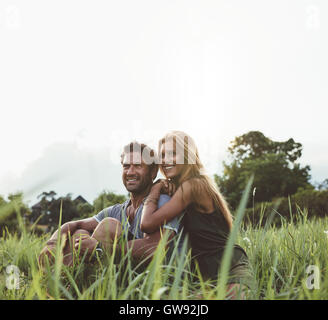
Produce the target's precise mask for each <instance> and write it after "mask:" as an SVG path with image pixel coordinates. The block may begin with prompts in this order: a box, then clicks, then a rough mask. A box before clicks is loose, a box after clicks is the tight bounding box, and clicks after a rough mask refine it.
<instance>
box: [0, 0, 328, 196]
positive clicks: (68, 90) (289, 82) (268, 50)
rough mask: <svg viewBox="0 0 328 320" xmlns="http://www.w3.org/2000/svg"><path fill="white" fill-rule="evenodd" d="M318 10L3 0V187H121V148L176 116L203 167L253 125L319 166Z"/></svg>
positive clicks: (322, 107)
mask: <svg viewBox="0 0 328 320" xmlns="http://www.w3.org/2000/svg"><path fill="white" fill-rule="evenodd" d="M327 23H328V3H327V1H325V0H321V1H319V0H317V1H311V0H288V1H286V0H283V1H282V0H278V1H269V0H266V1H265V0H257V1H255V0H253V1H245V0H239V1H237V0H235V1H231V0H222V1H219V0H212V1H208V0H202V1H193V0H185V1H179V0H176V1H173V0H166V1H157V0H149V1H144V0H138V1H135V0H125V1H109V0H107V1H67V0H66V1H59V0H57V1H45V0H40V1H35V0H30V1H9V0H8V1H6V0H2V1H1V2H0V119H1V122H0V145H1V156H0V194H2V195H4V196H7V194H8V193H9V192H13V191H15V190H23V191H24V192H25V191H26V192H27V193H29V194H32V193H33V194H35V193H37V192H38V191H41V192H42V191H44V190H50V189H54V190H55V191H57V192H58V193H59V194H66V193H68V192H72V193H73V194H75V195H78V194H82V195H84V196H85V197H86V198H87V199H88V200H89V201H92V200H93V199H94V198H95V197H96V196H97V194H99V192H101V190H102V189H104V188H108V189H111V190H113V191H115V192H124V188H123V186H122V183H121V180H120V167H119V157H118V156H119V154H120V151H121V147H122V146H123V145H124V144H126V143H127V142H129V141H130V140H131V139H137V140H142V141H144V142H147V143H149V144H151V145H152V146H154V147H155V146H156V144H157V141H158V139H159V138H160V137H161V136H162V135H164V134H165V133H166V132H167V131H169V130H172V129H177V130H184V131H186V132H187V133H189V134H190V135H191V136H192V137H194V138H195V140H196V142H197V144H198V146H199V149H200V153H201V156H202V158H203V161H204V163H205V164H206V167H207V168H208V171H209V172H210V173H212V174H213V173H218V174H221V173H222V172H221V170H222V161H224V160H227V148H228V146H229V142H230V141H232V140H233V139H234V137H235V136H237V135H241V134H244V133H246V132H248V131H250V130H259V131H262V132H263V133H264V134H265V135H266V136H268V137H269V138H271V139H273V140H276V141H284V140H287V139H289V138H291V137H292V138H294V139H295V140H296V141H297V142H300V143H302V144H303V156H302V159H301V163H302V164H304V165H305V164H308V165H310V166H311V169H312V170H311V174H312V178H313V181H318V182H320V181H322V180H324V179H325V178H328V152H327V151H326V150H328V139H327V138H328V133H327V119H328V111H327V107H328V90H327V88H328V60H327V56H328V43H327V42H328V25H327ZM49 177H52V178H51V179H53V180H51V179H50V178H49ZM54 177H55V178H54ZM48 178H49V179H50V180H49V181H48V180H47V179H48ZM44 181H46V182H44ZM32 189H33V192H32ZM31 197H32V196H31ZM31 199H32V198H31Z"/></svg>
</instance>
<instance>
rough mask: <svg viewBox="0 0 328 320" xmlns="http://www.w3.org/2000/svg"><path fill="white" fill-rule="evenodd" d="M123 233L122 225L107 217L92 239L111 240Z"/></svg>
mask: <svg viewBox="0 0 328 320" xmlns="http://www.w3.org/2000/svg"><path fill="white" fill-rule="evenodd" d="M120 233H121V223H120V222H119V221H118V220H117V219H114V218H110V217H107V218H105V219H103V220H102V221H101V222H100V223H99V224H98V226H97V227H96V229H95V231H94V233H93V235H92V237H93V238H96V239H97V240H99V241H100V239H104V240H109V239H113V238H114V237H115V236H119V235H120Z"/></svg>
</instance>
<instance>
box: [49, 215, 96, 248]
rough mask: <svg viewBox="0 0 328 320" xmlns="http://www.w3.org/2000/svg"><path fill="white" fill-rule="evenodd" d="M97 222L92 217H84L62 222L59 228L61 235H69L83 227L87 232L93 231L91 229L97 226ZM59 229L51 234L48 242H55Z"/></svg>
mask: <svg viewBox="0 0 328 320" xmlns="http://www.w3.org/2000/svg"><path fill="white" fill-rule="evenodd" d="M97 225H98V222H97V221H96V219H94V218H86V219H82V220H76V221H69V222H66V223H64V224H63V225H62V226H61V228H60V234H61V235H66V236H67V235H68V233H70V234H71V235H72V234H73V233H74V232H75V231H76V230H78V229H83V230H86V231H89V232H93V230H94V229H95V228H96V227H97ZM58 234H59V230H56V231H55V232H54V234H53V235H52V236H51V238H50V239H49V241H48V242H56V241H57V239H58Z"/></svg>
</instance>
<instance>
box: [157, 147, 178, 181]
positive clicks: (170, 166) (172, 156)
mask: <svg viewBox="0 0 328 320" xmlns="http://www.w3.org/2000/svg"><path fill="white" fill-rule="evenodd" d="M179 151H180V152H179ZM160 156H161V160H162V161H161V164H160V167H161V169H162V172H163V174H164V175H165V177H166V178H167V179H173V178H176V177H178V176H179V175H180V174H181V172H182V169H183V165H184V155H183V150H178V152H177V150H176V148H175V146H174V145H173V143H168V142H165V143H163V144H162V145H161V149H160Z"/></svg>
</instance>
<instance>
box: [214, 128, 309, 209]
mask: <svg viewBox="0 0 328 320" xmlns="http://www.w3.org/2000/svg"><path fill="white" fill-rule="evenodd" d="M228 151H229V155H230V159H231V161H230V163H226V162H224V163H223V166H224V170H223V175H222V176H218V175H215V180H216V182H217V184H218V186H219V188H220V189H221V191H222V193H223V194H224V195H225V197H226V199H227V200H228V202H229V204H230V205H231V206H232V208H233V209H235V208H236V207H237V205H238V203H239V201H240V199H241V195H242V192H243V190H244V188H245V186H246V183H247V180H248V179H249V177H250V176H251V175H252V174H254V182H253V188H256V189H255V192H254V193H253V194H254V197H255V201H256V202H263V201H271V200H272V199H273V198H276V197H286V196H288V195H292V194H294V193H296V192H297V190H298V189H299V188H309V187H310V188H311V187H312V188H313V186H312V185H311V184H310V183H309V180H310V175H309V171H310V167H309V166H305V167H303V168H302V167H301V166H300V164H299V163H297V162H296V161H297V160H298V159H299V158H300V157H301V155H302V145H301V144H300V143H298V142H295V141H294V140H293V139H289V140H287V141H284V142H277V141H273V140H271V139H269V138H267V137H266V136H264V134H263V133H261V132H259V131H250V132H248V133H246V134H244V135H242V136H239V137H236V138H235V140H234V141H232V143H231V146H230V147H229V148H228ZM251 204H252V199H250V201H249V206H250V205H251Z"/></svg>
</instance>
